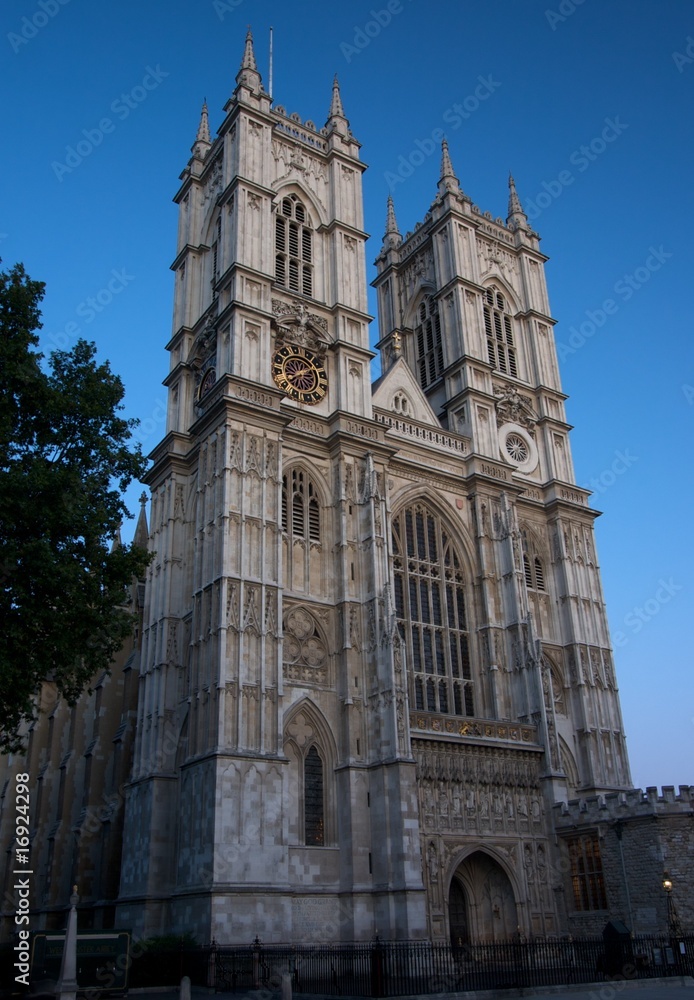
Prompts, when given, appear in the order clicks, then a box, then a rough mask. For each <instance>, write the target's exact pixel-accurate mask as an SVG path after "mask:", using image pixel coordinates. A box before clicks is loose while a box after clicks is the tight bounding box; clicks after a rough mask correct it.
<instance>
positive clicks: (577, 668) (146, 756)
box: [0, 34, 693, 943]
mask: <svg viewBox="0 0 694 1000" xmlns="http://www.w3.org/2000/svg"><path fill="white" fill-rule="evenodd" d="M225 113H226V117H225V119H224V121H223V123H222V124H221V127H220V129H219V132H218V134H217V136H216V138H212V137H211V135H210V129H209V124H208V112H207V108H206V107H204V108H203V113H202V118H201V121H200V126H199V129H198V133H197V138H196V140H195V143H194V145H193V148H192V156H191V158H190V160H189V162H188V165H187V167H186V168H185V170H184V172H183V174H182V183H181V186H180V189H179V191H178V193H177V195H176V199H175V200H176V202H177V204H178V210H179V228H178V246H177V250H176V256H175V259H174V262H173V270H174V273H175V300H174V318H173V331H172V336H171V339H170V341H169V343H168V345H167V349H168V351H169V355H170V366H169V372H168V375H167V376H166V379H165V385H166V386H167V387H168V419H167V428H166V434H165V436H164V438H163V440H162V441H161V443H160V444H159V445H158V446H157V447H156V449H155V450H154V452H153V454H152V462H153V464H152V467H151V471H150V472H149V474H148V486H149V488H150V490H151V507H150V511H149V518H148V523H147V521H146V519H145V515H144V508H143V513H142V515H141V522H140V526H139V529H138V530H139V532H140V534H141V536H142V537H143V538H147V537H148V544H149V546H150V549H151V550H152V551H153V552H154V553H155V555H154V559H153V561H152V563H151V565H150V567H149V568H148V571H147V578H146V580H145V581H144V582H143V583H141V584H139V585H137V586H134V588H133V601H134V606H135V607H136V609H137V610H138V613H139V620H140V624H139V626H138V628H137V630H136V634H135V636H134V639H133V648H132V650H127V651H126V652H125V653H124V655H123V657H122V659H121V660H120V661H118V663H117V664H116V665H115V666H114V670H113V671H112V673H111V675H110V676H108V677H105V678H102V679H101V680H100V681H99V683H98V685H96V686H95V690H94V692H93V693H92V694H91V695H88V696H87V695H85V697H84V699H83V701H82V703H81V704H80V705H79V706H78V707H77V708H76V709H74V710H72V711H71V710H70V709H69V708H67V707H66V706H64V705H62V703H60V702H55V699H54V700H53V701H51V699H50V692H48V693H47V694H46V699H47V705H46V711H45V712H44V714H43V715H42V717H41V719H40V720H39V722H38V723H37V726H36V727H35V731H34V732H33V733H32V734H31V738H30V746H29V751H28V754H29V759H28V762H27V760H26V759H24V761H22V762H19V763H18V762H17V761H14V762H13V761H10V762H9V764H8V763H7V762H6V764H5V770H7V769H8V767H9V772H11V771H12V768H13V767H15V768H16V767H18V766H20V764H21V769H22V770H27V771H30V773H31V774H32V776H33V778H32V780H33V781H34V782H35V785H36V787H39V786H40V787H42V789H43V794H42V799H41V802H40V803H39V805H38V807H37V816H36V821H35V822H36V836H35V838H34V841H33V845H34V850H35V852H36V853H35V864H36V871H37V891H36V898H35V900H34V901H33V910H34V913H35V917H36V923H37V926H47V927H50V926H52V924H53V923H55V922H56V921H58V919H62V918H63V917H62V915H63V912H64V909H63V908H64V905H65V903H66V901H67V897H68V896H69V887H70V885H71V884H72V883H73V882H77V884H78V886H79V891H80V894H81V901H82V904H81V905H82V907H83V911H84V919H85V921H86V922H91V923H92V925H93V926H95V927H100V926H104V927H105V926H114V925H115V926H117V927H125V928H132V929H133V930H134V931H135V932H136V933H138V934H141V935H142V934H144V935H146V936H152V935H157V934H165V933H170V932H174V933H183V932H185V931H190V932H191V933H193V934H194V935H195V936H196V938H197V939H198V940H199V941H200V942H205V941H210V940H211V939H212V938H214V939H215V940H216V941H217V942H220V943H247V942H248V943H249V942H251V941H252V940H253V938H254V937H255V936H256V935H258V936H259V937H260V938H261V939H262V940H263V941H266V942H271V941H277V942H280V941H281V942H292V941H321V940H322V941H364V940H367V941H368V940H371V939H372V938H373V937H374V936H375V934H376V933H378V934H379V936H380V937H381V938H382V939H399V940H402V939H409V940H418V939H420V940H421V939H429V940H435V941H446V940H453V941H455V942H457V941H468V940H475V941H494V940H501V939H507V938H511V937H514V936H517V935H525V936H530V935H551V936H554V935H562V934H567V933H573V934H577V933H588V932H594V931H598V932H599V931H600V930H601V929H602V927H603V926H604V924H605V922H606V920H607V919H608V918H609V917H610V916H618V917H620V918H621V919H623V920H624V921H625V922H627V923H628V924H629V926H631V927H632V928H633V929H635V930H654V929H657V928H659V927H660V926H661V925H662V923H663V920H664V919H665V918H664V910H663V911H662V912H661V910H662V907H663V906H664V901H663V902H662V905H661V902H658V903H657V905H656V904H653V903H652V896H653V893H652V892H651V890H650V889H649V887H648V886H645V885H644V887H643V891H641V890H640V889H639V887H638V885H637V882H636V881H634V882H633V885H632V887H631V889H632V891H631V893H629V892H628V891H627V892H626V893H625V891H624V890H625V884H624V878H630V877H631V870H630V869H629V871H628V872H627V869H628V867H629V864H630V862H629V860H628V858H627V869H625V868H624V857H623V856H622V859H621V862H620V859H619V853H618V846H619V845H617V838H616V836H615V834H614V830H615V829H616V826H615V824H616V823H618V822H620V821H621V820H623V823H622V827H621V828H620V829H622V828H623V830H624V831H626V832H624V833H623V837H624V843H630V844H632V846H633V844H636V843H637V840H635V839H634V838H638V836H640V835H641V834H640V833H639V831H640V830H642V829H644V827H643V826H642V825H641V826H640V825H639V816H641V815H642V814H643V816H646V814H648V815H651V814H652V813H653V812H654V811H655V812H658V811H660V814H661V815H662V818H663V824H661V826H660V830H661V833H660V837H661V842H660V843H659V846H658V848H657V849H658V851H660V854H659V855H658V857H659V859H660V860H658V861H657V863H656V864H655V868H658V866H660V867H659V868H658V871H659V872H661V871H662V868H663V867H668V865H669V866H670V867H671V868H672V867H674V866H675V859H674V856H673V854H672V851H671V848H670V847H669V846H668V845H669V843H670V842H669V841H668V840H667V835H666V833H667V829H669V827H668V826H667V824H668V823H669V824H674V825H675V826H676V825H677V823H678V822H679V820H680V818H682V821H683V822H685V823H686V817H687V816H688V814H689V812H690V811H691V795H690V792H691V791H692V790H690V789H688V788H682V789H680V791H679V793H678V794H675V793H674V790H673V789H664V790H663V794H662V795H658V793H657V792H656V791H655V790H649V793H650V800H649V799H648V797H647V795H646V794H645V793H641V792H638V791H636V790H633V789H631V779H630V774H629V765H628V759H627V752H626V747H625V738H624V732H623V725H622V718H621V714H620V705H619V697H618V692H617V682H616V678H615V669H614V663H613V659H612V653H611V650H610V641H609V634H608V626H607V620H606V614H605V607H604V603H603V595H602V589H601V582H600V570H599V566H598V560H597V556H596V551H595V545H594V539H593V521H594V518H595V517H596V514H595V512H594V511H593V510H591V508H590V506H589V502H588V499H589V494H588V492H587V491H586V490H584V489H582V488H580V487H579V486H577V485H576V482H575V477H574V471H573V466H572V459H571V446H570V442H569V430H570V428H569V425H568V424H567V422H566V416H565V411H564V402H565V398H566V397H565V396H564V394H563V393H562V389H561V383H560V378H559V370H558V364H557V355H556V349H555V342H554V337H553V325H554V320H553V318H552V316H551V312H550V306H549V300H548V296H547V288H546V283H545V273H544V264H545V261H546V259H547V258H546V257H545V256H544V255H543V254H542V252H541V251H540V248H539V240H538V236H537V234H536V233H535V232H534V231H533V230H532V228H531V226H530V225H529V223H528V219H527V217H526V215H525V213H524V211H523V208H522V205H521V202H520V200H519V198H518V196H517V193H516V190H515V186H514V183H513V180H512V179H511V180H510V182H509V186H510V195H509V207H508V216H507V218H506V219H505V220H503V219H500V218H492V216H491V215H490V214H489V213H488V212H483V211H481V210H480V209H479V208H478V207H477V206H476V205H475V204H473V202H472V200H471V198H470V197H468V195H467V194H466V193H465V192H464V191H463V189H462V188H461V185H460V182H459V180H458V177H457V176H456V173H455V170H454V168H453V165H452V163H451V159H450V156H449V151H448V148H447V145H446V143H445V141H444V144H443V149H442V160H441V169H440V178H439V180H438V186H437V187H435V188H433V189H432V194H433V201H432V202H431V204H430V206H429V207H428V208H426V207H425V208H424V211H423V213H422V219H421V222H420V223H419V224H418V225H417V226H416V227H415V230H414V232H411V233H406V234H405V235H402V234H401V233H400V231H399V228H398V223H397V219H396V211H395V206H394V205H393V202H392V200H391V199H389V200H388V206H387V212H386V226H385V235H384V237H383V242H382V246H381V247H380V249H379V250H378V252H377V257H376V266H377V275H376V278H375V281H374V286H375V288H376V291H377V296H378V330H379V340H378V343H377V345H376V348H377V350H378V352H380V361H381V375H380V377H379V378H378V379H377V381H376V382H375V383H374V384H372V382H371V378H370V369H371V361H372V358H373V356H374V355H373V352H372V351H371V350H370V346H369V324H370V319H371V318H370V316H369V315H368V312H367V288H366V234H365V231H364V219H363V210H362V187H361V185H362V173H363V170H364V169H365V168H364V164H363V163H362V162H361V160H360V158H359V143H358V142H357V140H356V139H355V138H354V136H353V134H352V132H351V130H350V124H349V122H348V120H347V118H346V116H345V112H344V110H343V106H342V101H341V95H340V91H339V87H338V84H337V81H336V82H335V84H334V86H333V92H332V101H331V104H330V110H329V115H328V118H327V122H326V123H325V125H324V126H323V127H321V126H316V125H315V124H314V123H313V122H312V121H302V120H301V119H300V118H299V116H298V115H296V114H288V113H287V112H286V111H285V109H284V108H283V107H281V106H279V105H277V104H274V105H273V103H272V101H271V99H270V97H269V96H268V94H267V93H266V92H265V90H264V88H263V85H262V81H261V77H260V75H259V73H258V70H257V68H256V63H255V58H254V53H253V44H252V39H251V37H250V34H249V36H248V38H247V40H246V45H245V51H244V55H243V60H242V65H241V69H240V71H239V73H238V76H237V86H236V89H235V91H234V93H233V96H232V97H231V99H230V100H229V102H228V103H227V105H226V107H225ZM371 253H373V251H371ZM56 720H57V722H56ZM49 728H50V733H51V735H50V738H49V735H48V734H49ZM9 772H8V773H9ZM654 793H655V794H654ZM0 822H1V825H0V850H3V851H4V850H9V849H10V847H11V843H12V841H11V834H10V831H9V827H8V825H7V822H6V821H5V819H2V821H0ZM690 827H691V823H690V824H689V826H687V827H686V829H685V828H683V829H685V833H686V831H688V830H690ZM649 829H651V828H650V827H649ZM673 829H674V826H673ZM651 833H652V831H651ZM686 835H687V836H689V837H690V838H691V836H692V835H691V832H689V833H687V834H686ZM673 836H674V834H673ZM621 837H622V834H621V833H620V838H621ZM630 837H631V838H632V840H631V841H630V840H629V838H630ZM619 843H620V845H622V840H621V839H620V842H619ZM8 845H9V846H8ZM669 851H670V855H669V854H668V852H669ZM685 853H686V852H685ZM692 853H693V852H692V851H691V850H690V851H689V855H690V856H692ZM628 857H630V855H629V856H628ZM655 868H654V871H655ZM653 877H655V875H654V876H653ZM658 877H659V876H658ZM644 878H645V876H644ZM634 879H636V875H635V873H634ZM8 891H9V892H10V895H11V886H10V885H9V884H8V885H6V886H5V904H4V909H3V913H4V914H5V916H6V917H7V914H8V913H9V910H8V906H7V898H8ZM649 900H651V902H649ZM682 915H683V916H684V915H685V914H684V913H683V914H682ZM6 926H7V925H6Z"/></svg>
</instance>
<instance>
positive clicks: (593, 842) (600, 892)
mask: <svg viewBox="0 0 694 1000" xmlns="http://www.w3.org/2000/svg"><path fill="white" fill-rule="evenodd" d="M568 847H569V860H570V862H571V887H572V889H573V895H574V906H575V908H576V909H577V910H606V909H607V897H606V895H605V879H604V877H603V871H602V858H601V857H600V842H599V840H598V836H597V834H588V835H587V836H584V837H575V838H573V839H572V840H570V841H569V844H568Z"/></svg>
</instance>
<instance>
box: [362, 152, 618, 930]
mask: <svg viewBox="0 0 694 1000" xmlns="http://www.w3.org/2000/svg"><path fill="white" fill-rule="evenodd" d="M509 185H510V198H509V209H508V217H507V220H506V222H505V223H504V221H503V220H502V219H493V218H492V216H491V214H490V213H488V212H486V213H484V214H482V213H481V212H480V210H479V209H478V208H477V206H476V205H473V203H472V201H471V199H470V198H469V197H468V196H467V195H466V194H465V193H464V192H463V191H462V190H461V188H460V183H459V181H458V178H457V177H456V176H455V173H454V171H453V167H452V164H451V160H450V156H449V152H448V147H447V143H446V141H445V140H444V142H443V155H442V162H441V177H440V180H439V184H438V192H437V194H436V197H435V199H434V201H433V203H432V205H431V207H430V209H429V211H428V212H427V214H426V216H425V217H424V220H423V222H422V223H419V224H418V225H417V226H416V227H415V231H414V233H408V234H407V235H406V237H405V238H404V239H403V238H402V236H401V234H400V233H399V231H398V226H397V222H396V218H395V211H394V206H393V202H392V199H389V202H388V213H387V222H386V233H385V237H384V241H383V247H382V250H381V252H380V254H379V256H378V258H377V261H376V264H377V269H378V275H377V278H376V280H375V281H374V285H375V287H376V288H377V290H378V302H379V308H378V312H379V327H380V336H381V339H380V342H379V345H378V346H379V347H380V350H381V358H382V367H383V370H384V372H385V374H384V375H383V376H382V377H381V379H380V380H379V382H378V383H377V384H376V386H375V391H374V397H373V402H374V417H375V419H376V420H377V421H378V422H380V423H382V424H383V425H384V426H386V427H388V428H389V433H388V435H387V437H388V440H390V441H392V442H393V443H395V441H396V440H397V443H398V444H399V445H400V448H399V450H398V453H397V455H395V456H394V457H393V459H392V461H391V463H390V465H389V470H388V476H389V487H390V488H389V505H390V508H391V510H392V511H393V521H392V527H393V531H392V534H393V548H394V551H393V584H394V600H395V612H396V616H397V619H398V621H399V624H400V632H401V634H402V636H403V638H404V646H405V650H404V652H405V660H406V662H407V664H408V682H409V686H408V693H409V698H410V701H409V707H410V713H411V718H410V727H411V748H412V751H413V754H414V756H415V759H416V761H417V773H418V785H419V796H420V833H421V837H422V853H423V856H424V858H425V859H426V860H427V861H428V864H427V866H426V876H427V883H428V885H427V889H428V893H427V895H428V916H429V928H430V932H431V933H432V934H433V935H434V936H437V935H438V934H439V933H441V931H442V929H443V928H444V927H447V930H448V933H449V934H450V935H451V937H453V938H456V937H463V938H465V937H466V936H468V935H472V936H474V937H477V938H479V937H483V938H484V937H486V938H489V937H490V936H495V935H496V936H498V935H499V933H500V932H501V936H503V933H504V932H505V933H508V932H509V931H510V930H514V929H515V926H514V922H515V921H517V926H518V927H519V928H520V929H521V931H525V932H526V933H527V932H528V931H530V932H532V933H536V934H537V933H540V934H541V933H554V932H556V930H557V929H558V928H559V927H563V928H564V929H565V928H566V927H567V924H568V922H569V921H568V916H567V912H566V910H567V907H566V906H565V904H564V903H562V902H561V901H562V899H563V898H564V897H563V889H564V885H563V882H562V878H561V877H560V875H559V874H558V873H560V872H562V871H564V872H566V871H568V870H570V868H571V864H573V863H574V862H575V863H576V864H577V863H578V862H576V860H575V859H576V854H575V851H574V855H573V857H574V862H571V863H570V862H569V861H568V855H569V853H570V850H571V848H570V847H569V845H568V843H566V842H560V849H559V850H558V852H557V853H556V854H555V853H554V848H553V846H552V844H551V843H550V842H549V839H548V836H549V835H550V834H551V829H550V824H549V822H548V821H547V819H546V818H545V809H546V808H547V807H548V805H551V804H552V803H553V802H555V801H565V800H567V799H568V798H573V797H575V796H576V795H578V794H580V795H581V796H584V795H596V794H602V793H604V792H606V791H607V790H610V789H624V788H627V787H629V785H630V776H629V767H628V760H627V755H626V746H625V740H624V733H623V726H622V720H621V712H620V707H619V699H618V694H617V687H616V680H615V674H614V668H613V662H612V658H611V653H610V648H609V634H608V626H607V620H606V615H605V608H604V602H603V596H602V590H601V583H600V573H599V568H598V564H597V558H596V553H595V545H594V540H593V520H594V518H595V516H596V514H595V512H594V511H591V510H590V509H589V508H588V496H589V494H588V493H587V492H586V491H585V490H583V489H580V488H579V487H578V486H577V485H576V484H575V479H574V473H573V467H572V461H571V453H570V447H569V440H568V431H569V429H570V428H569V426H568V424H567V423H566V419H565V414H564V400H565V398H566V397H565V396H564V395H563V393H562V391H561V385H560V380H559V372H558V365H557V358H556V351H555V344H554V338H553V333H552V327H553V323H554V321H553V320H552V318H551V315H550V311H549V302H548V297H547V289H546V284H545V276H544V263H545V261H546V259H547V258H546V257H544V255H543V254H542V253H541V252H540V250H539V243H538V236H537V234H536V233H534V232H533V231H532V230H531V229H530V227H529V225H528V220H527V217H526V215H525V214H524V212H523V210H522V206H521V204H520V201H519V199H518V195H517V193H516V190H515V185H514V182H513V179H512V178H510V181H509ZM434 428H436V430H434ZM456 546H457V556H456V554H455V551H456ZM442 557H443V562H441V560H442ZM437 560H438V563H437ZM444 592H445V593H444ZM463 594H464V597H463ZM463 609H464V610H463ZM451 714H453V715H454V716H457V717H460V716H469V717H471V718H470V720H469V721H464V722H462V723H461V724H459V719H457V718H456V719H453V718H451ZM449 734H456V737H457V738H453V736H452V735H449ZM460 737H464V739H461V738H460ZM537 747H541V748H542V753H541V755H538V754H537V753H533V751H534V750H535V749H536V748H537ZM593 847H594V854H595V857H596V858H597V851H598V848H597V846H595V845H593V842H592V841H591V847H589V848H585V849H586V850H589V852H590V850H593ZM480 849H482V853H480ZM582 849H583V848H582ZM550 859H551V862H550ZM562 862H563V864H562ZM550 863H551V869H550V868H549V867H548V866H549V865H550ZM596 864H597V865H599V860H598V861H596ZM550 870H551V871H552V872H553V873H554V874H553V875H551V876H550V875H549V874H548V872H549V871H550ZM552 890H557V891H556V892H552ZM494 899H496V902H493V900H494ZM592 902H595V903H596V904H598V903H601V902H603V901H602V900H598V899H596V900H593V901H591V903H592ZM485 908H486V913H485ZM594 908H595V909H599V908H600V906H598V905H596V906H595V907H594ZM568 909H569V911H570V910H571V903H569V904H568ZM557 922H558V923H557Z"/></svg>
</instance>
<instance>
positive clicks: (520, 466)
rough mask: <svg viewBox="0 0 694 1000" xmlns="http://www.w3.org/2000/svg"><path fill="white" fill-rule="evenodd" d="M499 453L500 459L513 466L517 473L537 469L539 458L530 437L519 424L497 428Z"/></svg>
mask: <svg viewBox="0 0 694 1000" xmlns="http://www.w3.org/2000/svg"><path fill="white" fill-rule="evenodd" d="M499 452H500V454H501V457H502V458H504V459H505V460H506V461H507V462H510V464H511V465H513V466H515V469H516V471H517V472H523V473H526V474H527V473H529V472H533V470H534V469H536V468H537V463H538V461H539V457H540V456H539V455H538V452H537V445H536V444H535V442H534V441H533V439H532V437H531V435H530V434H528V432H527V431H526V429H525V428H524V427H521V425H520V424H516V423H513V422H509V423H507V424H503V425H502V426H501V427H500V428H499Z"/></svg>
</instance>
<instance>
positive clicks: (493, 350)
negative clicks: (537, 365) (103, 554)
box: [484, 285, 518, 378]
mask: <svg viewBox="0 0 694 1000" xmlns="http://www.w3.org/2000/svg"><path fill="white" fill-rule="evenodd" d="M484 332H485V335H486V337H487V354H488V356H489V363H490V365H492V367H494V368H496V369H497V371H500V372H504V374H505V375H513V377H514V378H517V377H518V363H517V361H516V345H515V342H514V337H513V320H512V319H511V316H510V314H509V312H508V308H507V303H506V299H505V298H504V296H503V295H502V294H501V292H500V291H499V290H498V289H497V288H495V287H494V286H493V285H492V287H491V288H488V289H487V292H486V296H485V303H484Z"/></svg>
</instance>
